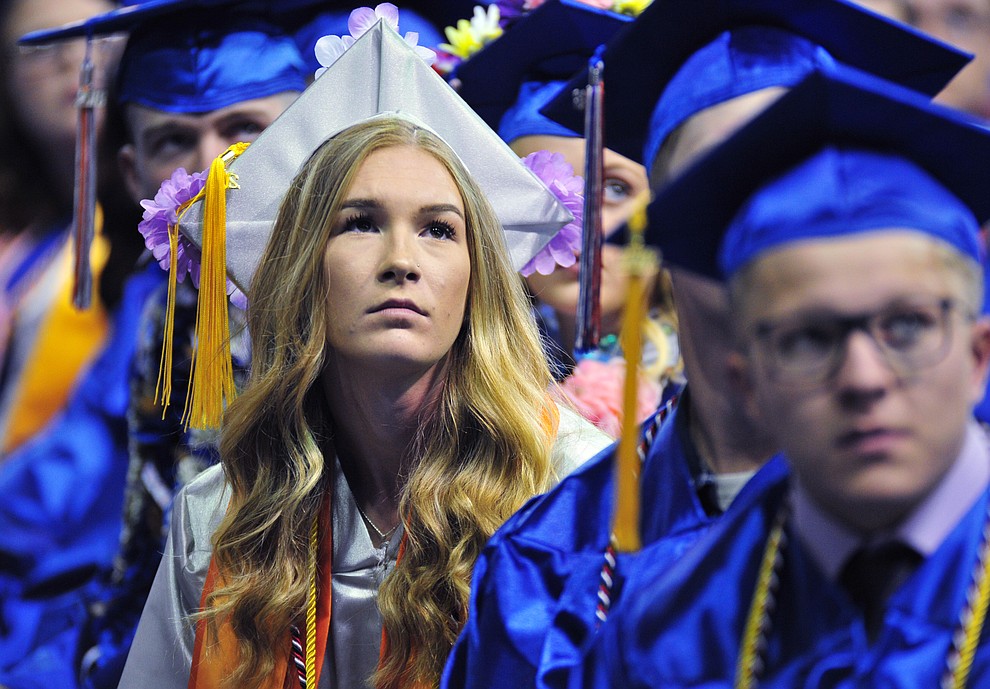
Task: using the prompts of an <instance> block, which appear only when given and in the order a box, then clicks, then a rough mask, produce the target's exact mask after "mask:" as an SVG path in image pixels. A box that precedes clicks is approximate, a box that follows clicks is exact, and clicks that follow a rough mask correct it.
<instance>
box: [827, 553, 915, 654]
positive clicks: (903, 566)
mask: <svg viewBox="0 0 990 689" xmlns="http://www.w3.org/2000/svg"><path fill="white" fill-rule="evenodd" d="M921 561H922V557H921V555H920V554H919V553H918V551H916V550H915V549H914V548H912V547H910V546H908V545H905V544H904V543H900V542H897V541H892V542H889V543H884V544H882V545H879V546H870V547H864V548H860V549H859V550H857V551H856V552H854V553H853V554H852V556H851V557H850V558H849V560H848V561H846V564H845V565H844V566H843V568H842V573H841V574H840V575H839V581H840V583H841V584H842V586H843V587H845V589H846V592H847V593H848V594H849V597H850V598H851V599H852V601H853V602H854V603H855V604H856V605H857V606H858V607H859V609H860V610H862V611H863V620H864V622H865V623H866V635H867V637H868V638H869V640H870V643H872V642H874V641H876V638H877V635H878V634H879V633H880V630H881V629H882V628H883V618H884V614H885V612H886V609H887V599H888V598H890V596H891V595H892V594H893V593H894V591H896V590H897V589H898V588H900V586H901V584H903V583H904V582H905V581H907V579H908V578H909V577H910V576H911V574H912V573H913V572H914V570H915V569H917V568H918V565H920V564H921Z"/></svg>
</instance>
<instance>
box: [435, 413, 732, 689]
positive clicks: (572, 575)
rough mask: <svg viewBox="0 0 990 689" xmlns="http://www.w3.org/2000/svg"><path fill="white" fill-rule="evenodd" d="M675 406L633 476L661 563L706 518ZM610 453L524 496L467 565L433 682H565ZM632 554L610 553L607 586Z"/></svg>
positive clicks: (587, 619) (607, 497)
mask: <svg viewBox="0 0 990 689" xmlns="http://www.w3.org/2000/svg"><path fill="white" fill-rule="evenodd" d="M678 413H682V412H680V411H679V410H674V412H673V413H672V414H671V415H670V417H669V418H667V420H666V421H665V422H664V423H662V425H661V426H660V429H659V431H658V434H657V436H656V438H655V439H654V441H653V443H652V445H651V446H650V448H649V450H648V453H647V455H646V458H645V461H644V465H643V474H642V479H641V484H642V486H643V488H642V491H643V502H642V504H643V510H642V512H643V517H642V519H641V534H642V539H643V543H644V544H649V543H654V542H658V541H662V543H656V545H655V546H654V547H653V548H652V550H651V553H650V557H653V558H655V559H664V560H666V561H667V562H670V561H672V560H674V559H676V558H678V557H679V556H680V555H681V554H682V553H683V552H684V551H685V550H686V549H687V548H688V546H689V545H691V544H692V543H693V542H694V541H695V539H696V538H697V537H698V536H699V535H700V534H701V533H702V532H703V531H704V530H706V529H707V528H708V527H709V526H710V525H711V524H712V523H713V521H714V517H711V516H709V515H708V514H706V512H705V510H704V509H703V507H702V505H701V503H700V501H699V499H698V496H697V494H696V492H695V490H694V487H693V485H692V478H691V475H690V472H689V470H688V462H687V460H686V458H685V450H684V447H683V446H682V444H681V443H682V437H685V436H686V434H683V433H679V432H677V428H676V426H677V422H676V417H677V415H678ZM648 423H649V422H648ZM614 452H615V448H614V447H613V448H609V449H608V450H606V451H604V452H603V453H601V454H599V455H598V456H597V457H595V458H593V459H591V460H590V461H589V462H588V463H586V464H585V465H584V466H583V467H581V468H580V469H578V470H577V471H575V472H574V473H573V474H571V475H570V476H568V477H566V478H565V479H564V480H563V481H561V483H560V484H559V485H558V486H557V487H555V488H554V489H553V490H551V491H550V492H549V493H547V494H546V495H545V496H542V497H539V498H535V499H534V500H532V501H530V502H529V503H528V504H527V505H526V506H524V507H523V508H522V510H520V511H519V512H518V513H516V515H514V516H513V517H512V518H511V519H510V520H509V521H508V522H506V524H505V525H504V526H503V527H502V528H501V529H500V530H499V531H498V532H497V533H496V534H495V535H494V536H493V537H492V539H491V540H490V541H489V543H488V545H487V546H486V547H485V549H484V551H482V554H481V556H480V558H479V559H478V562H477V564H476V565H475V570H474V577H473V581H472V587H471V589H472V590H471V600H470V607H469V612H468V619H467V624H466V626H465V628H464V630H463V632H462V633H461V636H460V638H459V639H458V641H457V643H456V645H455V646H454V650H453V652H452V653H451V656H450V658H449V659H448V662H447V667H446V668H445V672H444V676H443V678H442V681H441V686H442V687H447V688H448V689H452V688H454V687H470V688H472V689H476V688H479V687H495V686H499V687H501V686H515V687H526V686H537V687H541V688H544V687H560V686H566V684H567V682H568V681H569V680H568V677H569V674H570V672H571V670H572V669H573V668H575V667H579V666H580V664H581V662H582V659H583V657H584V654H585V652H586V650H587V648H588V646H589V644H590V642H591V640H592V639H593V637H594V635H595V631H596V629H597V620H596V617H595V609H596V604H597V602H598V587H599V582H600V579H601V571H602V565H603V564H604V562H605V560H604V552H605V548H606V546H607V545H608V543H609V537H610V533H611V523H612V511H613V509H612V508H613V505H614V500H615V498H614V491H615V488H614V476H613V468H614ZM635 557H637V556H627V555H621V556H619V559H618V566H617V569H616V575H617V576H616V579H617V583H616V586H615V588H614V589H613V593H614V594H615V595H618V594H619V593H620V592H621V588H622V583H621V580H622V578H623V573H624V572H625V569H626V567H627V562H630V561H631V560H632V559H633V558H635ZM613 597H614V596H613Z"/></svg>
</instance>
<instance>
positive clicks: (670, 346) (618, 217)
mask: <svg viewBox="0 0 990 689" xmlns="http://www.w3.org/2000/svg"><path fill="white" fill-rule="evenodd" d="M631 21H632V17H630V16H627V15H624V14H619V13H617V12H612V11H607V10H603V9H599V8H597V7H591V6H589V5H588V4H586V3H582V2H580V1H579V0H550V2H546V3H544V4H542V5H540V6H539V7H538V8H537V9H535V10H533V11H532V12H529V13H528V14H524V15H522V16H521V17H518V18H515V19H514V20H513V21H512V22H511V23H510V24H509V25H508V26H507V27H506V29H505V33H504V34H502V35H501V36H500V37H499V38H498V39H496V40H493V41H492V42H490V43H488V44H487V45H486V46H485V47H484V48H483V49H482V50H481V51H480V52H478V53H476V54H474V55H472V56H471V57H470V58H469V59H467V60H465V61H464V62H462V63H461V64H459V65H458V66H457V68H456V70H455V71H454V76H453V80H452V83H454V84H455V85H456V87H457V89H458V93H460V94H461V96H462V97H463V98H464V99H465V100H466V101H467V102H468V103H469V104H470V105H471V107H473V108H474V109H475V111H476V112H478V114H479V115H481V117H482V118H483V119H484V120H485V121H486V122H488V124H489V125H491V127H492V128H494V129H495V130H496V131H498V133H499V136H501V137H502V139H503V140H504V141H505V142H506V143H508V144H509V145H510V146H511V148H512V150H514V151H515V152H516V153H517V154H518V155H519V156H521V157H524V156H528V155H531V154H536V153H537V152H538V151H550V152H552V153H554V154H558V155H560V156H562V157H563V161H564V163H566V164H569V165H571V166H572V168H573V170H574V174H576V175H584V174H585V172H584V168H585V140H584V138H583V136H582V135H580V134H577V133H576V132H574V131H571V130H570V129H568V128H567V127H564V126H562V125H560V124H558V123H557V122H554V121H552V120H550V119H549V118H547V117H545V116H544V115H542V114H541V113H540V112H539V111H540V109H541V108H543V107H544V106H545V105H546V104H547V103H548V102H549V101H550V100H551V99H552V98H553V97H554V96H555V95H556V94H557V92H558V91H560V89H561V88H562V87H563V86H564V84H565V80H566V79H568V78H569V77H570V76H571V75H572V74H573V73H574V72H575V71H577V70H580V69H582V68H586V65H587V63H588V60H589V58H590V57H591V55H592V54H593V53H594V51H595V49H596V47H597V46H598V45H600V44H602V43H604V42H605V41H607V40H608V39H609V38H611V37H612V36H613V35H615V34H616V32H618V31H620V30H622V29H623V28H624V27H626V26H627V25H628V24H629V23H630V22H631ZM602 167H603V170H602V181H603V189H602V195H603V200H602V211H601V214H602V230H603V232H604V234H605V236H606V238H611V239H612V241H609V242H608V243H606V244H605V245H604V246H603V247H602V261H601V263H602V267H601V280H600V292H599V305H600V331H601V335H602V337H603V340H604V343H605V345H606V346H605V347H604V348H603V351H602V352H601V353H600V354H599V355H598V357H597V358H595V359H594V361H591V362H585V364H584V366H586V367H589V368H590V369H591V370H593V371H595V372H597V371H598V370H599V369H601V371H602V372H605V371H607V370H608V369H607V368H604V367H601V366H600V360H601V359H606V360H607V359H608V357H609V355H611V354H612V353H613V352H612V351H611V350H615V349H617V346H616V345H615V343H614V340H615V337H614V336H615V335H616V334H617V333H618V326H619V322H620V320H621V314H622V306H623V303H624V297H625V293H626V287H627V282H628V281H627V278H626V275H625V273H624V271H623V270H622V269H621V264H622V256H623V255H624V247H623V246H622V245H621V243H620V242H619V241H618V240H619V239H620V238H621V237H623V236H624V234H623V233H622V232H621V228H622V227H623V225H624V223H625V221H626V220H627V219H628V218H629V215H630V214H631V213H632V211H633V209H634V208H635V205H636V202H637V199H638V198H640V197H641V196H642V195H643V194H644V193H645V192H646V189H647V180H646V170H645V168H644V167H643V166H642V165H641V164H640V163H639V162H637V161H634V160H630V159H628V158H626V157H625V156H623V155H620V154H618V153H616V152H614V151H611V150H609V149H605V150H604V151H603V165H602ZM577 249H578V250H579V247H577ZM569 260H571V261H572V262H573V264H572V265H566V262H565V263H564V264H563V265H558V264H553V263H551V264H550V265H534V266H533V267H532V268H531V269H530V270H528V271H524V274H525V275H526V282H527V285H528V286H529V289H530V292H531V293H532V295H533V298H534V304H535V307H536V312H537V314H538V316H539V318H540V322H541V325H542V326H543V328H544V330H545V332H546V333H547V335H548V338H549V339H550V340H551V341H552V342H553V344H554V345H556V346H555V347H552V348H551V349H550V351H549V352H548V354H549V355H550V357H551V360H552V361H553V363H554V366H555V369H556V375H557V376H558V377H559V378H561V379H564V378H566V377H567V376H568V375H569V374H571V372H572V369H573V367H574V364H575V361H574V349H575V341H576V339H578V333H577V322H576V321H577V313H578V311H579V306H578V302H579V278H578V265H577V258H576V257H573V258H570V259H569ZM651 307H652V309H651V311H652V314H651V316H652V318H651V323H652V325H653V327H651V328H649V329H648V333H649V337H650V342H651V348H650V351H649V355H648V358H649V364H650V366H649V370H650V378H651V379H653V380H654V381H655V383H656V386H655V390H656V395H655V399H654V400H653V403H652V404H649V405H647V406H648V407H655V406H656V404H655V402H656V399H657V398H658V397H659V392H660V386H662V385H666V384H667V383H668V381H669V380H670V379H671V378H676V377H677V374H678V373H679V371H678V368H679V367H678V355H677V347H676V336H675V333H674V326H673V318H672V314H671V306H670V295H669V285H668V284H667V282H666V281H664V280H657V284H656V285H655V289H654V290H653V294H652V295H651ZM587 375H588V374H587V373H586V372H585V369H584V368H583V367H582V369H581V370H580V371H578V374H577V376H575V377H574V378H571V379H568V380H567V381H566V382H565V384H564V389H565V391H567V392H568V393H569V394H571V395H572V396H573V397H574V398H575V400H576V401H577V404H578V408H579V409H580V408H582V404H584V405H586V407H585V408H586V413H587V414H588V416H589V418H591V419H592V420H593V421H596V422H597V423H598V424H599V426H600V427H602V428H603V429H604V430H606V431H608V432H610V433H612V434H613V435H615V433H616V431H617V429H616V428H615V426H616V425H617V420H615V419H613V418H612V417H611V416H605V415H604V414H602V417H603V418H598V417H597V416H596V412H597V413H598V414H601V410H602V409H603V408H604V407H606V406H617V405H615V404H612V403H611V401H610V400H609V401H608V403H607V404H606V403H602V402H599V400H598V399H597V398H596V395H595V394H592V388H595V387H597V388H598V389H597V390H595V391H594V392H595V393H597V394H598V395H601V396H604V393H602V388H604V387H605V386H604V382H602V384H601V385H598V386H596V385H595V384H594V383H593V382H592V381H591V380H590V379H589V380H588V384H587V386H586V385H585V384H584V382H583V381H585V378H586V376H587ZM579 381H581V382H579ZM582 393H585V394H582ZM645 411H646V412H648V409H646V410H645Z"/></svg>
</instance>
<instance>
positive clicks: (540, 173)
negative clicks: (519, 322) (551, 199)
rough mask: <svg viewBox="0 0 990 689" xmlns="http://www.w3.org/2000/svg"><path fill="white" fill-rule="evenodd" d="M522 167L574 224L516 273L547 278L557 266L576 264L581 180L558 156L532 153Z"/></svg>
mask: <svg viewBox="0 0 990 689" xmlns="http://www.w3.org/2000/svg"><path fill="white" fill-rule="evenodd" d="M523 164H524V165H525V166H526V167H528V168H529V169H530V170H532V171H533V173H535V174H536V176H537V177H538V178H539V179H540V181H542V182H543V183H544V184H545V185H546V186H547V188H548V189H550V191H551V192H553V195H554V196H556V197H557V200H559V201H560V202H561V204H563V206H564V207H565V208H566V209H567V210H569V211H570V212H571V215H573V216H574V220H572V221H571V222H569V223H567V224H566V225H564V226H563V227H562V228H560V231H559V232H557V234H555V235H554V236H553V238H552V239H551V240H550V241H549V242H548V243H547V245H546V246H545V247H543V248H542V249H541V250H540V252H539V253H538V254H536V255H535V256H534V257H533V258H532V259H530V261H529V262H528V263H527V264H526V265H524V266H523V267H522V269H521V270H520V271H519V272H520V273H521V274H522V275H523V276H524V277H525V276H529V275H532V274H533V273H539V274H540V275H549V274H550V273H552V272H553V271H554V270H556V268H557V266H558V265H559V266H562V267H565V268H566V267H567V266H572V265H574V263H575V262H577V257H578V256H579V255H580V254H581V224H582V219H583V217H584V180H583V179H582V178H581V177H578V176H577V175H575V174H574V168H573V167H572V166H571V164H570V163H568V162H567V161H566V160H564V156H563V155H561V154H560V153H551V152H550V151H536V152H535V153H530V154H529V155H528V156H526V157H525V158H523Z"/></svg>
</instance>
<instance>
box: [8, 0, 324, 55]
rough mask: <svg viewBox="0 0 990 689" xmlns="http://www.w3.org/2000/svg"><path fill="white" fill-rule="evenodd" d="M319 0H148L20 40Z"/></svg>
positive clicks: (285, 8)
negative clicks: (212, 11) (193, 12)
mask: <svg viewBox="0 0 990 689" xmlns="http://www.w3.org/2000/svg"><path fill="white" fill-rule="evenodd" d="M320 2H321V0H278V2H261V1H260V0H247V1H245V0H145V1H144V2H140V3H136V4H128V5H125V6H124V7H120V8H118V9H115V10H112V11H110V12H105V13H103V14H98V15H96V16H95V17H90V18H89V19H84V20H82V21H78V22H73V23H71V24H65V25H63V26H59V27H55V28H52V29H43V30H41V31H32V32H31V33H28V34H24V35H23V36H21V37H20V38H19V39H18V41H17V42H18V44H20V45H42V44H45V43H56V42H58V41H64V40H66V39H69V38H78V37H80V36H103V35H106V34H112V33H119V32H122V31H133V30H134V29H135V28H137V27H138V26H140V25H142V24H145V23H147V22H149V21H152V20H155V19H159V18H161V17H166V16H169V15H172V14H175V13H176V12H185V11H189V10H196V9H223V8H226V7H232V6H235V5H236V6H237V7H243V8H246V9H249V10H251V11H255V12H259V13H270V14H272V15H278V16H282V15H288V14H290V13H291V12H293V11H296V10H299V9H305V8H310V7H313V6H316V5H318V4H320ZM324 4H325V3H324Z"/></svg>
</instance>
